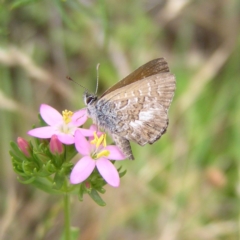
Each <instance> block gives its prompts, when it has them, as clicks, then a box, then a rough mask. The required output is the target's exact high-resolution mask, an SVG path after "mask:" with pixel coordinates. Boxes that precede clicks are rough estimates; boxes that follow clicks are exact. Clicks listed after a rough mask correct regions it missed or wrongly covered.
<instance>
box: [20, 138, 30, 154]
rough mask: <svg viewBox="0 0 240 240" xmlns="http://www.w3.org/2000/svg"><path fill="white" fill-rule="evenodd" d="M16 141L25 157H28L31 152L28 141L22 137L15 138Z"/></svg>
mask: <svg viewBox="0 0 240 240" xmlns="http://www.w3.org/2000/svg"><path fill="white" fill-rule="evenodd" d="M17 143H18V147H19V148H20V150H21V151H22V153H23V154H24V155H25V156H26V157H30V156H31V155H30V153H31V146H30V144H29V142H28V141H27V140H25V139H24V138H21V137H18V138H17Z"/></svg>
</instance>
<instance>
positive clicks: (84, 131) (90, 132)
mask: <svg viewBox="0 0 240 240" xmlns="http://www.w3.org/2000/svg"><path fill="white" fill-rule="evenodd" d="M79 131H81V133H82V135H83V136H85V137H93V136H94V135H93V133H94V131H93V130H91V129H84V128H79Z"/></svg>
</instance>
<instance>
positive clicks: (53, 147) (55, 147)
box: [49, 135, 63, 155]
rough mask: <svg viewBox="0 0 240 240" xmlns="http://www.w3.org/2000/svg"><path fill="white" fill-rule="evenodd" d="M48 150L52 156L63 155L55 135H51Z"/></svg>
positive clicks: (60, 144) (61, 145)
mask: <svg viewBox="0 0 240 240" xmlns="http://www.w3.org/2000/svg"><path fill="white" fill-rule="evenodd" d="M49 148H50V151H51V153H52V154H59V155H60V154H62V153H63V144H62V143H61V142H60V141H59V140H58V137H57V135H52V137H51V140H50V143H49Z"/></svg>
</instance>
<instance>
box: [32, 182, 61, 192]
mask: <svg viewBox="0 0 240 240" xmlns="http://www.w3.org/2000/svg"><path fill="white" fill-rule="evenodd" d="M31 185H33V186H35V187H37V188H38V189H41V190H42V191H44V192H46V193H50V194H62V192H61V191H58V190H56V189H53V188H52V184H51V183H50V182H47V181H46V180H45V179H39V178H38V179H35V181H34V182H32V184H31Z"/></svg>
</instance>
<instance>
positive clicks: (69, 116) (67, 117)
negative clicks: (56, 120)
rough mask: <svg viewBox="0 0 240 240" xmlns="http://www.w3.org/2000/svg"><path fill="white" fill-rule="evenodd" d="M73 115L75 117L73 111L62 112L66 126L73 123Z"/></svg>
mask: <svg viewBox="0 0 240 240" xmlns="http://www.w3.org/2000/svg"><path fill="white" fill-rule="evenodd" d="M72 115H73V112H71V111H68V110H64V111H62V116H63V121H64V122H65V123H66V124H68V123H70V122H71V121H72Z"/></svg>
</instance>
